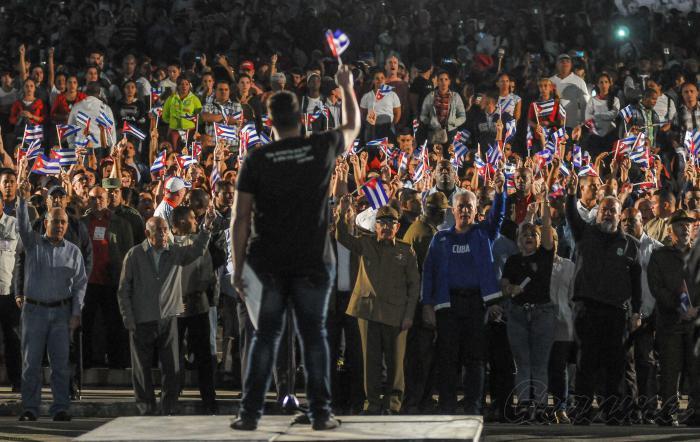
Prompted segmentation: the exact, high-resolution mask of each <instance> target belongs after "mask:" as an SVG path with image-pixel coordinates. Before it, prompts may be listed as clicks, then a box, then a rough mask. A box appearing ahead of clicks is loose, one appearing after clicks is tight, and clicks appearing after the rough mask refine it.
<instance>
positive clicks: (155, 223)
mask: <svg viewBox="0 0 700 442" xmlns="http://www.w3.org/2000/svg"><path fill="white" fill-rule="evenodd" d="M169 234H170V228H169V227H168V222H167V221H165V219H163V218H161V217H159V216H154V217H151V218H149V219H148V221H146V238H148V242H149V243H150V244H151V246H152V247H153V248H155V249H162V248H164V247H165V246H166V245H167V244H168V237H169Z"/></svg>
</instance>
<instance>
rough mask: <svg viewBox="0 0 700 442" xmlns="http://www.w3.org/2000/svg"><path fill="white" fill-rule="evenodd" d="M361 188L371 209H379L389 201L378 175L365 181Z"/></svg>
mask: <svg viewBox="0 0 700 442" xmlns="http://www.w3.org/2000/svg"><path fill="white" fill-rule="evenodd" d="M361 189H362V192H363V193H364V194H365V196H366V197H367V201H369V205H370V206H372V208H373V209H379V208H380V207H382V206H385V205H386V204H387V203H388V202H389V196H388V195H387V194H386V191H385V190H384V187H383V186H382V180H381V179H380V178H379V177H375V178H372V179H371V180H369V181H367V182H366V183H365V184H364V185H363V186H362V187H361Z"/></svg>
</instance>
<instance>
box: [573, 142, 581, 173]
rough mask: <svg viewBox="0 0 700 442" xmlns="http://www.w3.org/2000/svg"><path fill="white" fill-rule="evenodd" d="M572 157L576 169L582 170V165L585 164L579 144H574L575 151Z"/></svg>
mask: <svg viewBox="0 0 700 442" xmlns="http://www.w3.org/2000/svg"><path fill="white" fill-rule="evenodd" d="M571 156H572V160H573V163H574V167H575V168H577V169H580V168H581V164H582V162H583V161H582V158H581V146H579V145H578V144H574V150H573V153H572V155H571Z"/></svg>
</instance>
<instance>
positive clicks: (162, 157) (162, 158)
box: [151, 150, 168, 173]
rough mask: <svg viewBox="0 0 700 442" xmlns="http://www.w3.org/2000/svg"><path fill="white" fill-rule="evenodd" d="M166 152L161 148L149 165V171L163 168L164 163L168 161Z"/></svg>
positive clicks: (155, 171) (154, 171)
mask: <svg viewBox="0 0 700 442" xmlns="http://www.w3.org/2000/svg"><path fill="white" fill-rule="evenodd" d="M167 155H168V152H167V151H166V150H163V151H162V152H161V153H159V154H158V155H157V156H156V159H155V160H154V161H153V164H152V165H151V173H158V172H160V171H161V170H164V169H165V165H166V164H167V161H168V157H167Z"/></svg>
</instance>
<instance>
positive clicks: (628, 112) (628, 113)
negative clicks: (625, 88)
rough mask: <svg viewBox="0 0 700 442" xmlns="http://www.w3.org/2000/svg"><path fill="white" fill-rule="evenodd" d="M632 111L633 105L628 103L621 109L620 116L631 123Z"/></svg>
mask: <svg viewBox="0 0 700 442" xmlns="http://www.w3.org/2000/svg"><path fill="white" fill-rule="evenodd" d="M632 112H633V111H632V105H630V104H628V105H627V106H625V107H623V108H622V109H621V110H620V116H621V117H622V118H623V119H624V120H625V122H626V123H629V122H630V120H631V119H632Z"/></svg>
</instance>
